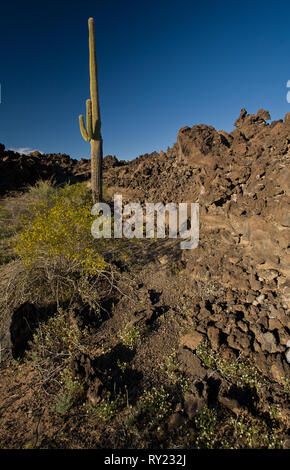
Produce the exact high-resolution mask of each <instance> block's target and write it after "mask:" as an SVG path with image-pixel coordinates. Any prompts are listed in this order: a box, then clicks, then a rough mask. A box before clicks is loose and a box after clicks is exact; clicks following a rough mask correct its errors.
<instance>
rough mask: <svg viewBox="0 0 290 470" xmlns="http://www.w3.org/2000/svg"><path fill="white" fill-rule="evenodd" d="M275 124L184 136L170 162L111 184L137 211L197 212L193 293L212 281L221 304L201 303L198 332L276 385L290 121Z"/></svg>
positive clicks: (248, 123) (147, 163) (282, 372)
mask: <svg viewBox="0 0 290 470" xmlns="http://www.w3.org/2000/svg"><path fill="white" fill-rule="evenodd" d="M269 119H270V115H269V113H268V111H264V110H261V109H260V110H259V111H258V112H257V114H252V115H251V114H250V115H248V114H247V112H246V110H245V109H242V110H241V113H240V116H239V118H238V119H237V120H236V122H235V126H236V129H235V130H234V131H233V132H231V133H230V134H228V133H226V132H224V131H216V130H215V129H214V128H213V127H211V126H206V125H197V126H193V127H192V128H190V127H184V128H182V129H181V130H180V131H179V133H178V137H177V143H176V144H175V145H174V146H173V147H172V148H168V150H167V152H166V153H163V152H161V153H160V154H157V153H153V154H151V155H143V156H141V157H139V158H137V159H136V160H134V161H133V162H129V163H128V164H127V165H125V166H124V167H122V168H118V167H117V168H114V169H112V171H111V172H110V175H109V176H108V178H107V182H108V184H109V186H114V185H115V186H119V187H120V186H121V187H124V188H126V189H129V190H130V191H131V193H132V191H133V193H134V194H135V197H139V199H140V200H141V201H145V200H146V201H152V202H154V201H156V202H157V201H163V202H170V201H173V202H181V201H183V202H199V204H200V244H199V247H198V248H197V249H195V250H190V251H183V252H182V262H183V264H184V266H185V267H186V269H187V270H188V271H189V272H191V274H192V280H193V286H192V287H193V289H194V288H196V287H197V285H198V283H199V282H201V281H202V282H214V281H216V282H218V283H219V284H220V285H221V286H222V287H223V289H224V296H223V298H220V297H219V298H215V299H214V298H213V300H212V301H209V302H207V304H206V305H204V301H203V300H202V299H199V301H198V300H197V303H196V306H195V308H196V311H197V312H198V314H197V318H198V326H197V329H198V330H199V331H201V332H202V333H203V334H206V335H207V336H208V337H209V339H210V340H211V343H212V346H213V347H215V348H219V347H220V346H221V345H222V344H223V346H224V347H225V345H227V346H229V347H230V348H231V349H232V350H235V352H236V353H237V352H242V353H246V354H249V353H251V352H254V353H255V355H256V358H257V361H258V363H259V365H260V367H261V368H262V369H263V370H264V372H265V373H266V374H267V375H270V376H272V378H275V379H278V380H279V379H280V378H281V377H288V378H289V377H290V376H289V365H288V362H287V359H286V357H287V358H288V361H289V360H290V359H289V350H288V352H287V346H288V347H289V345H290V343H289V339H290V336H289V331H290V322H289V307H290V278H289V273H290V252H289V242H290V211H289V208H290V194H289V191H290V172H289V160H290V113H288V114H287V115H286V116H285V119H284V121H282V120H280V121H276V122H272V123H271V124H267V123H266V120H269ZM209 326H210V328H208V327H209Z"/></svg>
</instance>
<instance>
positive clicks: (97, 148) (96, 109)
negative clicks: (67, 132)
mask: <svg viewBox="0 0 290 470" xmlns="http://www.w3.org/2000/svg"><path fill="white" fill-rule="evenodd" d="M88 23H89V51H90V92H91V99H89V100H87V102H86V105H87V128H86V126H85V122H84V117H83V116H82V115H80V116H79V121H80V130H81V134H82V136H83V138H84V139H85V140H86V141H88V142H90V144H91V184H92V197H93V203H96V202H100V201H101V200H102V196H103V195H102V161H103V140H102V135H101V115H100V105H99V92H98V70H97V59H96V41H95V28H94V19H93V18H89V21H88Z"/></svg>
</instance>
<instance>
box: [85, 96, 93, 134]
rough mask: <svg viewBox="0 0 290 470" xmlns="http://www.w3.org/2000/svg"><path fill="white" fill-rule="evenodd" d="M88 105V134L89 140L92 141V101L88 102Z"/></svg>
mask: <svg viewBox="0 0 290 470" xmlns="http://www.w3.org/2000/svg"><path fill="white" fill-rule="evenodd" d="M86 105H87V134H88V137H89V140H92V138H93V124H92V101H91V100H87V101H86Z"/></svg>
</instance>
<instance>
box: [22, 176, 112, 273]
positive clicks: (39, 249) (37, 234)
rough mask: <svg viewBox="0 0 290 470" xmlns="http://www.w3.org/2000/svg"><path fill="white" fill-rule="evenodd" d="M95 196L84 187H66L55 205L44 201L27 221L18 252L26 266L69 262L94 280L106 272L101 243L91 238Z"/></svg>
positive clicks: (24, 220) (61, 191) (60, 192)
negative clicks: (50, 261) (39, 262)
mask: <svg viewBox="0 0 290 470" xmlns="http://www.w3.org/2000/svg"><path fill="white" fill-rule="evenodd" d="M91 208H92V203H91V196H90V193H89V191H88V189H87V188H86V187H85V186H84V185H82V184H75V185H72V186H66V187H64V188H62V189H60V190H59V191H57V192H56V194H55V196H54V198H53V201H51V200H50V202H49V203H48V202H46V201H41V202H39V203H38V204H35V205H34V206H32V207H31V208H30V210H31V212H32V217H28V216H25V217H24V218H23V227H24V228H23V230H22V231H21V233H20V234H19V236H18V238H17V240H16V245H15V251H16V253H17V254H18V255H19V256H20V258H21V259H22V260H23V262H24V264H25V265H26V266H30V265H31V263H33V262H35V261H37V259H39V258H46V259H56V258H62V261H69V263H70V265H71V264H73V265H75V267H76V270H80V271H81V272H82V273H86V274H88V275H91V276H94V275H96V274H99V273H100V272H102V271H103V270H105V269H106V267H107V263H106V262H105V260H104V258H103V256H102V254H101V251H102V243H103V242H104V241H102V242H101V243H98V244H97V243H96V241H95V240H94V239H93V237H92V235H91V224H92V222H93V220H94V216H91Z"/></svg>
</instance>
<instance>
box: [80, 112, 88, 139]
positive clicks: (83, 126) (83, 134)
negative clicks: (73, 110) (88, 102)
mask: <svg viewBox="0 0 290 470" xmlns="http://www.w3.org/2000/svg"><path fill="white" fill-rule="evenodd" d="M79 123H80V131H81V134H82V137H83V139H84V140H86V141H87V142H89V141H90V139H89V136H88V133H87V130H86V126H85V121H84V116H83V115H82V114H81V115H80V116H79Z"/></svg>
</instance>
